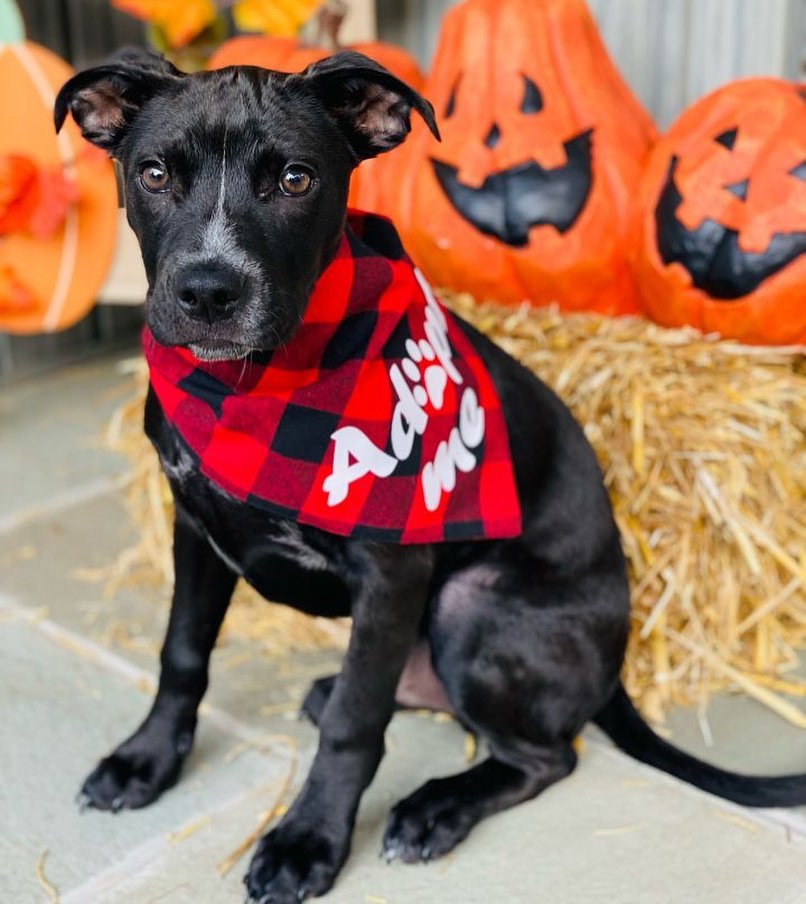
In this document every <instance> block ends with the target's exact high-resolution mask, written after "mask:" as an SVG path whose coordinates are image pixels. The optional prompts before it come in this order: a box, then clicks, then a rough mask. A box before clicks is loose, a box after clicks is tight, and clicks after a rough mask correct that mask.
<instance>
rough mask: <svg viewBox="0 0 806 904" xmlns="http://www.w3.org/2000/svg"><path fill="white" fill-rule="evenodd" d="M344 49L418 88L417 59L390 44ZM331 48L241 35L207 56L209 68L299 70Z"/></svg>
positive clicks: (352, 46)
mask: <svg viewBox="0 0 806 904" xmlns="http://www.w3.org/2000/svg"><path fill="white" fill-rule="evenodd" d="M338 49H345V50H355V51H357V52H358V53H363V54H365V55H366V56H368V57H371V58H372V59H373V60H375V61H376V62H378V63H380V64H381V65H382V66H385V67H386V68H387V69H388V70H389V71H390V72H392V73H393V74H394V75H396V76H397V77H398V78H399V79H400V80H401V81H404V82H405V83H406V84H407V85H410V86H411V87H412V88H414V89H415V90H416V91H419V90H420V88H421V87H422V85H423V75H422V72H420V67H419V66H418V65H417V61H416V60H415V59H414V57H413V56H411V54H408V53H406V51H405V50H402V49H401V48H400V47H395V45H394V44H384V43H382V42H381V41H371V42H366V43H359V44H350V45H349V47H346V48H338ZM334 50H335V48H331V49H328V48H326V47H315V46H314V47H311V46H308V45H306V44H303V43H301V42H300V41H298V40H295V39H293V38H276V37H269V36H266V35H242V36H241V37H238V38H231V39H230V40H229V41H225V42H224V43H223V44H222V45H221V46H220V47H219V48H218V50H216V52H215V53H214V54H213V55H212V57H210V62H209V64H208V67H209V68H210V69H223V68H224V67H225V66H262V67H263V68H264V69H276V70H277V71H278V72H301V71H302V70H303V69H304V68H305V67H306V66H309V65H310V64H311V63H315V62H316V61H317V60H322V59H324V58H325V57H326V56H330V54H331V53H333V52H334Z"/></svg>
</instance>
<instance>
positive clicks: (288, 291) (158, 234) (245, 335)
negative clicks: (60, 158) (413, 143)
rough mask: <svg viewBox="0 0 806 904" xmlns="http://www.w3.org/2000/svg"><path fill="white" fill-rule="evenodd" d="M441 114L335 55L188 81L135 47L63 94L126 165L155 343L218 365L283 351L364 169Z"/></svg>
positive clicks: (355, 57) (92, 135)
mask: <svg viewBox="0 0 806 904" xmlns="http://www.w3.org/2000/svg"><path fill="white" fill-rule="evenodd" d="M412 109H414V110H417V111H418V112H419V113H420V114H421V115H422V116H423V118H424V119H425V121H426V122H427V123H428V126H429V128H430V129H431V130H432V131H433V132H434V133H435V134H436V124H435V121H434V114H433V110H432V108H431V105H430V104H429V103H428V102H427V101H425V100H424V99H423V98H422V97H420V95H419V94H417V93H416V92H415V91H413V90H412V89H411V88H409V87H408V86H407V85H405V84H403V83H402V82H401V81H400V80H398V79H397V78H395V77H394V76H393V75H392V74H391V73H390V72H388V71H387V70H386V69H384V68H383V67H382V66H380V65H378V64H377V63H375V62H373V61H372V60H370V59H368V58H367V57H364V56H361V55H360V54H357V53H350V52H345V53H339V54H336V55H334V56H332V57H329V58H327V59H325V60H322V61H321V62H318V63H315V64H313V65H312V66H309V67H308V69H306V70H305V71H304V72H302V73H298V74H292V75H287V74H284V73H279V72H272V71H270V70H265V69H258V68H255V67H233V68H229V69H222V70H219V71H216V72H202V73H197V74H194V75H185V74H183V73H181V72H179V71H178V70H177V69H175V68H174V67H173V66H172V65H171V64H170V63H167V62H166V61H164V60H162V59H161V58H159V57H156V56H154V55H152V54H147V53H145V52H140V51H128V52H125V53H123V54H121V55H120V56H119V57H117V58H116V59H113V60H112V61H110V62H109V63H108V64H106V65H104V66H99V67H97V68H95V69H89V70H87V71H85V72H81V73H79V74H78V75H76V76H75V77H74V78H72V79H71V80H70V81H69V82H67V84H66V85H65V86H64V87H63V88H62V89H61V91H60V92H59V95H58V97H57V99H56V109H55V119H56V127H57V129H58V128H61V126H62V124H63V122H64V120H65V117H66V116H67V112H68V110H69V111H70V112H71V113H72V115H73V118H74V119H75V120H76V122H77V123H78V125H79V126H80V128H81V131H82V133H83V135H84V137H85V138H87V139H88V140H89V141H91V142H92V143H93V144H95V145H98V146H99V147H101V148H104V149H105V150H106V151H108V152H109V154H110V155H111V156H112V157H114V158H115V159H116V160H117V161H118V162H119V164H120V168H121V170H122V174H123V179H124V184H125V195H126V210H127V215H128V219H129V223H130V224H131V226H132V228H133V229H134V231H135V233H136V234H137V237H138V239H139V241H140V248H141V250H142V253H143V260H144V262H145V268H146V273H147V276H148V283H149V291H148V297H147V303H146V321H147V323H148V325H149V327H150V329H151V331H152V332H153V334H154V336H155V337H156V338H157V340H158V341H160V342H162V343H163V344H166V345H183V346H187V347H189V348H190V349H191V350H192V351H193V352H194V353H195V354H196V355H197V356H198V357H201V358H206V359H208V360H217V359H223V358H236V357H242V356H244V355H246V354H248V353H249V352H251V351H255V350H258V349H272V348H276V347H277V346H279V345H282V344H283V343H284V342H286V341H287V340H288V339H289V338H290V336H291V334H292V333H293V331H294V329H295V328H296V326H297V324H298V323H299V322H300V320H301V318H302V315H303V313H304V310H305V306H306V304H307V301H308V298H309V295H310V292H311V289H312V288H313V285H314V283H315V281H316V279H317V278H318V276H319V275H320V273H321V272H322V270H323V269H324V267H325V265H326V264H327V263H328V260H329V259H330V257H331V256H332V254H333V253H334V252H335V249H336V248H337V246H338V242H339V240H340V237H341V232H342V229H343V226H344V214H345V207H346V199H347V191H348V183H349V178H350V173H351V171H352V169H353V168H354V167H355V166H356V164H358V163H359V162H360V161H361V160H363V159H365V158H367V157H374V156H375V155H377V154H380V153H382V152H384V151H388V150H391V149H392V148H394V147H396V146H397V145H398V144H400V142H401V141H403V139H404V138H405V137H406V135H407V133H408V132H409V129H410V121H409V119H410V114H411V111H412Z"/></svg>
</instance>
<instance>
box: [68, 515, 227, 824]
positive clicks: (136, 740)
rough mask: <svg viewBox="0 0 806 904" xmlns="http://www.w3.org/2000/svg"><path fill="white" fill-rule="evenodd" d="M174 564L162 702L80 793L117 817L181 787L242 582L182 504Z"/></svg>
mask: <svg viewBox="0 0 806 904" xmlns="http://www.w3.org/2000/svg"><path fill="white" fill-rule="evenodd" d="M174 563H175V570H176V584H175V587H174V596H173V603H172V605H171V616H170V621H169V623H168V632H167V634H166V636H165V642H164V644H163V648H162V657H161V665H162V668H161V672H160V681H159V688H158V690H157V696H156V699H155V700H154V704H153V706H152V707H151V711H150V713H149V714H148V716H147V717H146V719H145V721H144V722H143V724H142V725H141V726H140V727H139V728H138V729H137V731H136V732H135V733H134V734H133V735H132V736H131V737H130V738H128V739H127V740H125V741H124V742H123V743H122V744H120V746H119V747H117V748H116V749H115V750H114V751H113V752H112V753H111V754H110V755H109V756H107V757H105V758H104V759H103V760H101V762H100V763H99V764H98V766H97V767H96V768H95V770H94V771H93V772H92V773H91V774H90V775H89V776H88V778H87V779H86V781H85V782H84V785H83V787H82V789H81V792H80V794H79V802H80V804H81V805H82V806H89V807H95V808H96V809H99V810H112V811H117V810H121V809H124V808H128V809H136V808H138V807H144V806H146V805H147V804H149V803H151V802H152V801H154V800H156V798H157V797H159V795H160V794H161V793H162V792H163V791H165V790H166V789H167V788H170V787H171V786H172V785H174V784H175V783H176V781H177V779H178V778H179V773H180V771H181V768H182V763H183V762H184V760H185V757H186V756H187V754H188V753H189V752H190V748H191V746H192V743H193V735H194V732H195V729H196V711H197V710H198V707H199V703H200V702H201V698H202V697H203V695H204V692H205V690H206V689H207V668H208V664H209V661H210V653H211V652H212V649H213V645H214V643H215V640H216V637H217V636H218V630H219V628H220V627H221V622H222V620H223V618H224V613H225V612H226V611H227V606H228V605H229V601H230V597H231V596H232V591H233V589H234V588H235V581H236V576H235V574H234V573H233V572H232V571H231V570H230V569H229V568H228V567H227V566H226V565H225V564H224V562H222V560H221V559H220V558H219V557H218V555H216V553H214V552H213V550H212V548H211V547H210V544H209V543H208V542H207V539H206V538H205V537H203V536H202V535H201V534H200V533H199V532H198V531H197V529H196V528H195V526H194V525H193V524H192V522H191V521H190V519H189V518H188V517H187V515H185V513H184V512H183V510H182V508H181V507H180V506H177V509H176V524H175V528H174Z"/></svg>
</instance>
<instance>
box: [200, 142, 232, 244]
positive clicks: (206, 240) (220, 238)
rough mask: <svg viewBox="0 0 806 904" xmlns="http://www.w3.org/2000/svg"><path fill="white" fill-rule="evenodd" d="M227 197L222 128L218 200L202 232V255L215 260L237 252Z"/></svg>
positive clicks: (225, 143) (225, 149)
mask: <svg viewBox="0 0 806 904" xmlns="http://www.w3.org/2000/svg"><path fill="white" fill-rule="evenodd" d="M226 197H227V129H226V127H225V128H224V150H223V152H222V154H221V179H220V180H219V183H218V199H217V200H216V206H215V210H214V211H213V215H212V216H211V217H210V219H209V220H208V222H207V224H206V226H205V227H204V231H203V232H202V255H203V256H204V257H206V258H210V259H212V260H215V258H217V257H222V258H225V259H229V258H231V257H232V256H233V255H234V254H237V252H238V246H237V242H236V240H235V234H234V232H233V229H232V227H231V225H230V223H229V220H228V219H227V214H226V211H225V209H224V202H225V201H226Z"/></svg>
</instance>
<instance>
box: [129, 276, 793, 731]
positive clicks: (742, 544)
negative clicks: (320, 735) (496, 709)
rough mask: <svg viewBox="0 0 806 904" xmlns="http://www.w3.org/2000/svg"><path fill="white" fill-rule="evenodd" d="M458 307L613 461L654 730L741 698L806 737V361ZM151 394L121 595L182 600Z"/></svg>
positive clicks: (339, 635) (250, 618) (267, 612)
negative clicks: (805, 663) (719, 701)
mask: <svg viewBox="0 0 806 904" xmlns="http://www.w3.org/2000/svg"><path fill="white" fill-rule="evenodd" d="M445 298H446V301H447V302H448V304H449V305H450V306H451V307H453V308H455V309H456V310H458V311H459V312H460V313H461V314H462V315H463V316H464V317H466V318H467V319H468V320H470V321H471V322H472V323H474V324H475V325H476V326H477V327H478V328H480V329H482V330H483V331H485V332H487V333H488V334H489V335H490V336H492V337H493V338H494V339H495V341H496V342H498V343H499V344H500V345H501V346H502V347H503V348H504V349H506V350H507V351H508V352H509V353H510V354H512V355H513V356H514V357H516V358H518V359H520V360H521V361H522V362H523V363H524V364H525V365H527V366H528V367H530V368H531V369H532V370H534V371H535V373H537V374H538V375H539V376H540V377H541V378H542V379H543V380H545V381H546V383H548V384H549V385H550V386H552V387H553V388H554V389H555V390H556V391H557V392H558V393H559V395H560V396H561V397H562V398H563V399H564V400H565V401H566V402H567V404H568V405H569V406H570V407H571V409H572V410H573V412H574V414H575V415H576V417H577V419H578V420H579V421H580V422H581V423H582V424H583V426H584V428H585V432H586V434H587V436H588V438H589V440H590V441H591V443H592V444H593V446H594V448H595V449H596V452H597V454H598V456H599V460H600V463H601V465H602V469H603V471H604V474H605V481H606V484H607V487H608V490H609V492H610V496H611V499H612V502H613V506H614V509H615V513H616V520H617V522H618V525H619V528H620V530H621V534H622V538H623V544H624V549H625V552H626V554H627V557H628V561H629V565H630V570H631V577H632V588H633V589H632V599H633V631H632V635H631V639H630V646H629V652H628V657H627V663H626V667H625V674H624V677H625V681H626V683H627V686H628V689H629V690H630V692H631V693H632V694H633V696H634V697H635V698H636V699H637V701H638V702H639V704H640V705H641V706H642V708H643V710H644V711H645V713H647V715H649V716H650V717H652V718H654V719H657V720H660V719H662V717H663V713H664V712H665V710H666V708H667V707H668V706H669V704H670V703H672V702H674V703H680V704H690V703H694V702H696V703H699V704H700V705H701V706H704V704H705V703H706V702H707V700H708V697H709V695H710V694H711V693H712V692H713V691H714V690H717V689H724V688H727V687H736V686H739V687H741V688H742V689H743V690H745V691H747V692H748V693H750V694H752V695H753V696H755V697H756V698H758V699H759V700H761V702H763V703H764V704H765V705H767V706H770V707H771V708H772V709H773V710H775V711H776V712H778V713H779V714H780V715H781V716H783V717H785V718H787V719H789V720H790V721H792V722H794V723H795V724H800V725H803V726H804V727H806V716H804V715H803V713H802V712H801V711H800V710H799V709H798V708H797V707H796V706H794V705H793V704H792V703H791V702H790V701H788V700H787V699H786V697H784V696H782V693H783V694H806V685H804V683H803V682H800V681H798V680H796V679H794V678H792V677H790V676H791V673H792V672H793V670H794V669H795V668H796V667H797V665H798V650H799V649H802V648H803V646H804V643H806V439H805V437H806V366H804V356H803V349H802V348H801V349H784V348H764V347H748V346H741V345H738V344H737V343H734V342H723V341H718V340H717V339H716V338H714V337H709V336H702V335H700V334H699V333H697V332H696V331H694V330H689V329H678V330H668V329H663V328H661V327H658V326H655V325H654V324H651V323H648V322H646V321H643V320H639V319H632V318H619V319H610V318H602V317H598V316H591V315H560V314H558V313H557V312H555V311H553V310H551V309H547V308H543V309H532V308H529V307H527V306H523V307H521V308H518V309H512V308H502V307H500V306H497V305H493V304H481V305H479V304H476V303H475V302H474V301H473V299H472V298H470V297H469V296H465V295H453V294H450V295H446V296H445ZM139 379H140V389H139V391H138V397H137V399H136V400H135V401H133V402H132V403H131V405H130V406H129V407H128V408H127V409H126V410H125V411H123V412H121V415H120V417H118V418H117V419H116V422H115V423H114V424H113V429H112V432H113V434H114V435H116V436H117V438H118V441H119V442H120V441H123V444H124V445H125V446H126V447H127V448H128V449H129V450H130V452H132V453H133V458H134V462H135V472H134V477H133V481H132V485H131V492H130V500H131V502H132V505H133V507H134V509H135V511H136V513H137V517H138V522H139V523H140V524H141V525H142V538H141V541H140V544H139V546H138V548H137V549H136V550H132V551H129V553H128V554H127V556H126V557H125V561H124V562H123V563H122V567H119V568H118V571H117V578H116V579H118V580H119V579H120V578H121V577H122V576H123V574H131V573H133V572H136V571H139V572H140V573H141V575H142V574H143V573H144V569H145V571H146V572H149V573H150V574H151V576H152V577H153V575H154V574H155V573H156V574H158V575H159V576H160V577H161V579H162V580H164V581H166V582H167V581H169V580H170V577H171V576H170V555H169V550H170V543H169V539H168V538H169V505H170V498H169V496H168V495H167V494H166V490H165V487H164V484H163V483H162V482H161V477H160V476H159V473H158V469H157V466H156V463H155V461H154V457H153V455H152V454H151V453H150V452H147V451H146V443H145V441H144V440H143V439H142V434H141V432H140V420H141V414H140V409H141V407H142V399H143V396H144V393H145V375H144V370H142V372H141V375H140V378H139ZM135 437H136V438H135ZM155 519H156V524H152V522H153V521H154V520H155ZM246 606H248V607H249V608H248V610H247V609H245V608H243V607H246ZM232 611H233V614H232V616H231V619H230V622H229V625H230V630H236V631H238V632H239V633H241V632H247V633H248V634H249V635H250V636H253V637H254V636H263V635H265V637H266V638H267V640H268V638H270V637H275V638H277V640H278V643H277V644H275V646H276V647H277V648H278V649H286V648H288V647H289V646H291V647H294V648H297V649H299V648H305V647H306V646H317V645H323V644H324V645H330V644H333V643H337V644H341V643H343V641H344V638H345V636H346V627H345V626H344V625H340V626H337V628H336V631H335V632H334V631H332V630H330V631H325V630H324V629H323V627H322V624H321V622H312V621H311V620H310V619H308V618H307V617H306V616H303V615H300V614H297V613H293V612H291V610H286V609H283V607H267V606H262V605H258V604H256V603H255V602H254V600H251V601H247V602H246V603H244V602H241V603H240V608H239V606H235V607H233V610H232ZM278 619H280V621H279V622H278ZM278 635H279V637H278ZM272 649H274V648H272Z"/></svg>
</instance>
